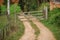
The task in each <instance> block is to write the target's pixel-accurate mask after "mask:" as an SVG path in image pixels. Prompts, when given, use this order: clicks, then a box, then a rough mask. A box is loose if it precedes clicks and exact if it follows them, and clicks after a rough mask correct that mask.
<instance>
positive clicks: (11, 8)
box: [10, 4, 21, 13]
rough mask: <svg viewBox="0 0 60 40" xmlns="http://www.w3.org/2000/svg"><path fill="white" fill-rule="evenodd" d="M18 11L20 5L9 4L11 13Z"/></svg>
mask: <svg viewBox="0 0 60 40" xmlns="http://www.w3.org/2000/svg"><path fill="white" fill-rule="evenodd" d="M20 11H21V9H20V6H18V5H16V4H12V5H11V6H10V12H11V13H18V12H20Z"/></svg>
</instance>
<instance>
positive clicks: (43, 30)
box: [30, 17, 56, 40]
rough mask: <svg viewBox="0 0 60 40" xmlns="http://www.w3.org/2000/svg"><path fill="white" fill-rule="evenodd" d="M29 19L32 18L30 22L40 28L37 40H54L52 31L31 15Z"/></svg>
mask: <svg viewBox="0 0 60 40" xmlns="http://www.w3.org/2000/svg"><path fill="white" fill-rule="evenodd" d="M30 20H32V22H33V23H34V24H36V26H37V27H38V28H39V29H40V35H39V36H38V40H56V39H55V37H54V35H53V34H52V32H51V31H50V30H49V29H48V28H47V27H45V26H44V25H43V24H42V23H41V22H39V21H38V20H37V19H36V18H34V17H31V18H30Z"/></svg>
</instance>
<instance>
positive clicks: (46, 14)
mask: <svg viewBox="0 0 60 40" xmlns="http://www.w3.org/2000/svg"><path fill="white" fill-rule="evenodd" d="M44 12H45V13H44V14H45V19H46V20H47V19H48V8H47V7H46V6H44Z"/></svg>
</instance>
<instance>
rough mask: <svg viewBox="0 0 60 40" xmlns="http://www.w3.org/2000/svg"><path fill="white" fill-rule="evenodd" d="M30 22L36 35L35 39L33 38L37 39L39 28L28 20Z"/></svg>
mask: <svg viewBox="0 0 60 40" xmlns="http://www.w3.org/2000/svg"><path fill="white" fill-rule="evenodd" d="M30 23H31V26H32V28H33V29H34V30H35V35H36V39H35V40H37V37H38V36H39V34H40V30H39V28H38V27H37V26H36V25H35V24H34V23H33V22H32V21H30Z"/></svg>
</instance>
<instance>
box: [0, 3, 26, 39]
mask: <svg viewBox="0 0 60 40" xmlns="http://www.w3.org/2000/svg"><path fill="white" fill-rule="evenodd" d="M14 7H15V8H14ZM20 11H21V9H20V7H19V6H18V5H16V4H12V5H11V6H10V15H9V19H10V20H8V16H7V13H6V6H5V5H3V6H1V13H0V14H1V15H0V30H1V31H2V32H4V35H1V37H0V39H1V40H2V39H3V40H19V39H20V38H21V37H22V35H23V34H24V30H25V27H24V25H23V23H22V22H21V21H20V20H19V18H18V15H17V14H18V13H19V12H20ZM3 30H4V31H3ZM1 31H0V32H1ZM0 34H3V33H0Z"/></svg>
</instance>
